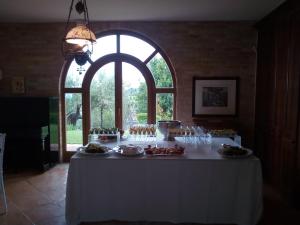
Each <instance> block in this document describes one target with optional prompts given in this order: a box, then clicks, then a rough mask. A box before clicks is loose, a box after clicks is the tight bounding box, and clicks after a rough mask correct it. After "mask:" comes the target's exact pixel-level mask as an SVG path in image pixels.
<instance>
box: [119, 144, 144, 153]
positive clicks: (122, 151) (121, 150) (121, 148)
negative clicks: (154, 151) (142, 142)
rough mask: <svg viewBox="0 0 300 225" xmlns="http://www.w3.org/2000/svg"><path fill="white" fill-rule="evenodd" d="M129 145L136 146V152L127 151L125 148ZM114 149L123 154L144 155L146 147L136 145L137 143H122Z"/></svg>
mask: <svg viewBox="0 0 300 225" xmlns="http://www.w3.org/2000/svg"><path fill="white" fill-rule="evenodd" d="M128 147H136V148H137V150H136V152H130V153H127V152H126V151H124V149H126V148H128ZM113 150H114V151H115V152H116V153H118V154H120V155H123V156H139V155H143V154H144V149H143V148H141V147H140V146H136V145H130V144H129V145H120V146H116V147H114V148H113Z"/></svg>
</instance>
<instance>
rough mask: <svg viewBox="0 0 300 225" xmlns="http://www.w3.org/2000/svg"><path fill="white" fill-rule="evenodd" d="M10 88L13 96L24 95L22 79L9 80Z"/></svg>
mask: <svg viewBox="0 0 300 225" xmlns="http://www.w3.org/2000/svg"><path fill="white" fill-rule="evenodd" d="M11 88H12V93H13V94H24V93H25V82H24V77H13V78H12V80H11Z"/></svg>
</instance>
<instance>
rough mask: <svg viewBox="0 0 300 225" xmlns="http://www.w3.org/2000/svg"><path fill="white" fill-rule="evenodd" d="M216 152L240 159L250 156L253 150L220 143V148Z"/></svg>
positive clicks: (225, 156)
mask: <svg viewBox="0 0 300 225" xmlns="http://www.w3.org/2000/svg"><path fill="white" fill-rule="evenodd" d="M218 153H219V154H220V155H221V156H222V157H223V158H230V159H240V158H247V157H249V156H251V155H252V154H253V151H252V150H250V149H248V148H243V147H239V146H232V145H227V144H222V148H220V149H219V150H218Z"/></svg>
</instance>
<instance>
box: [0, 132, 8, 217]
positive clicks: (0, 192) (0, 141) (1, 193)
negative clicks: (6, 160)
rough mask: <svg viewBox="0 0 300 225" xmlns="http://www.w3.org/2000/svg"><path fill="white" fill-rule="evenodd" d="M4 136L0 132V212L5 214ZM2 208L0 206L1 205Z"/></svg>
mask: <svg viewBox="0 0 300 225" xmlns="http://www.w3.org/2000/svg"><path fill="white" fill-rule="evenodd" d="M5 136H6V134H1V133H0V198H1V199H0V201H1V202H2V203H1V205H2V204H3V203H4V209H5V211H4V212H0V214H5V213H6V212H7V203H6V196H5V190H4V182H3V154H4V144H5ZM1 209H2V207H1Z"/></svg>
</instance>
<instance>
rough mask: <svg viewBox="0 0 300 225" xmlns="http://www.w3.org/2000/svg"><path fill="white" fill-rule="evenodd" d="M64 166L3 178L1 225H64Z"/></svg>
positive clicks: (65, 172)
mask: <svg viewBox="0 0 300 225" xmlns="http://www.w3.org/2000/svg"><path fill="white" fill-rule="evenodd" d="M67 171H68V164H60V165H57V166H55V167H53V168H51V169H49V170H48V171H47V172H45V173H42V174H41V173H38V174H37V173H34V172H26V173H22V174H20V173H19V174H16V175H11V174H9V175H7V176H6V177H5V181H4V183H5V190H6V195H7V200H8V213H7V214H6V215H0V224H1V225H33V224H34V225H65V224H66V223H65V217H64V207H65V188H66V179H67Z"/></svg>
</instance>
